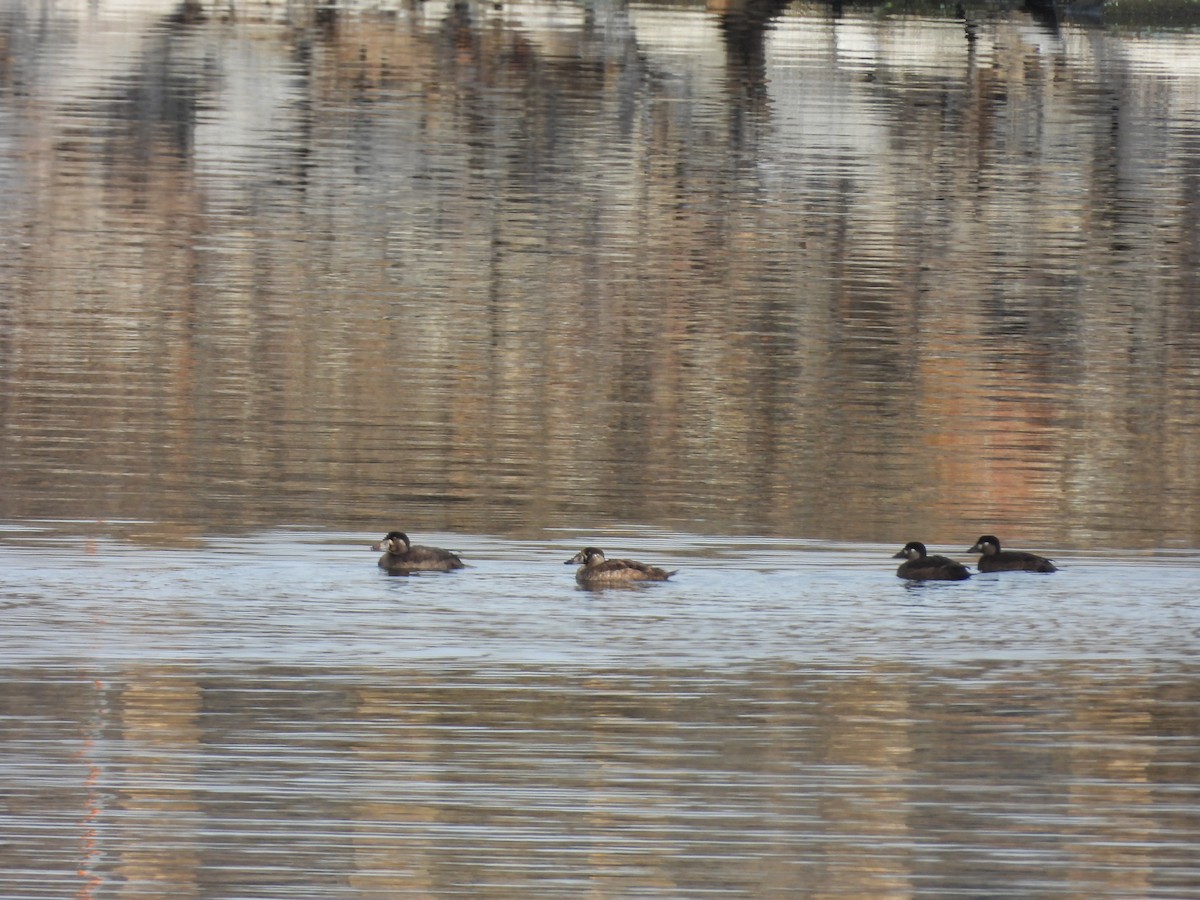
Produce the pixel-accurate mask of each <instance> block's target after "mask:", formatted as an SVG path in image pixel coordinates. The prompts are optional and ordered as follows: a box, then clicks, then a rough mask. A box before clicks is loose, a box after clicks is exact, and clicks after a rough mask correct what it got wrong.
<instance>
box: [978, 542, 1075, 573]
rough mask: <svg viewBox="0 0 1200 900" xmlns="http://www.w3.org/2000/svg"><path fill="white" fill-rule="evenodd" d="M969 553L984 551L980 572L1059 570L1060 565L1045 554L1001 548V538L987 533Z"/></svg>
mask: <svg viewBox="0 0 1200 900" xmlns="http://www.w3.org/2000/svg"><path fill="white" fill-rule="evenodd" d="M967 552H968V553H982V554H983V555H982V556H980V557H979V571H980V572H1057V571H1058V567H1057V566H1055V565H1054V563H1052V562H1050V560H1048V559H1046V557H1044V556H1038V555H1037V554H1036V553H1027V552H1026V551H1024V550H1001V549H1000V540H999V539H998V538H997V537H996V536H995V535H991V534H985V535H984V536H983V537H981V538H980V539H979V540H977V541H976V542H975V546H973V547H971V548H970V549H968V550H967Z"/></svg>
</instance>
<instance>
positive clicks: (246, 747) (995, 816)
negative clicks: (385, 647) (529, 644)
mask: <svg viewBox="0 0 1200 900" xmlns="http://www.w3.org/2000/svg"><path fill="white" fill-rule="evenodd" d="M1176 674H1178V675H1181V676H1183V677H1184V678H1185V679H1186V681H1187V682H1188V683H1195V682H1196V675H1197V673H1196V672H1179V673H1176ZM13 676H14V673H12V672H7V673H4V675H3V677H4V679H5V680H6V681H11V679H12V678H13ZM1180 683H1181V682H1180V680H1179V679H1177V678H1175V677H1164V675H1163V674H1162V673H1158V672H1156V671H1155V670H1154V668H1153V667H1130V668H1126V669H1124V670H1123V671H1121V672H1119V673H1115V674H1104V673H1101V672H1098V671H1096V670H1094V669H1091V668H1089V667H1088V666H1087V665H1086V664H1082V663H1069V664H1061V665H1055V664H1047V665H1045V666H1029V665H1016V666H995V665H991V666H989V665H971V666H962V667H957V668H954V669H923V668H912V667H908V666H886V667H863V668H855V669H846V668H844V667H838V668H836V669H822V668H800V669H796V668H790V667H784V668H777V667H769V668H766V669H762V670H751V671H740V672H728V673H726V674H723V675H722V676H720V677H717V678H714V677H712V676H711V675H709V674H707V673H705V672H703V671H700V670H696V669H670V668H665V669H649V670H646V671H645V672H641V673H638V674H628V673H618V672H605V671H594V672H590V673H588V674H586V675H584V674H579V675H572V674H568V673H560V674H546V673H543V672H537V671H525V670H522V669H519V668H518V669H508V670H505V669H490V670H457V671H454V670H442V669H434V670H412V671H402V672H401V671H393V672H389V671H386V670H378V669H372V668H359V669H345V670H344V669H324V670H314V669H307V668H305V669H296V670H289V669H258V670H251V671H246V672H242V673H238V674H237V675H236V676H234V675H221V674H218V673H213V674H208V675H204V676H200V677H196V676H192V675H188V674H187V673H186V672H182V671H176V672H171V671H165V670H162V669H157V668H141V667H136V666H134V667H131V668H128V669H126V670H124V671H121V672H119V673H113V677H112V678H111V679H110V680H107V681H105V682H104V683H102V684H101V683H95V684H94V683H92V682H88V681H80V680H74V679H69V678H67V679H64V678H63V677H62V676H60V675H46V674H42V675H40V676H39V677H38V679H37V680H36V681H35V682H34V683H32V684H29V685H28V688H27V690H28V695H27V700H26V704H27V708H26V712H25V721H26V722H28V723H29V725H28V726H27V728H26V729H25V730H24V731H23V732H17V731H15V725H14V722H15V720H14V719H13V717H12V714H13V713H15V712H18V711H19V710H18V709H16V708H15V707H14V705H13V704H14V703H15V702H16V701H15V699H14V695H13V694H12V693H11V692H5V697H6V700H5V701H4V703H5V706H6V716H5V718H4V720H3V721H4V723H5V725H4V730H5V735H4V736H5V746H6V747H8V748H10V752H13V751H26V750H28V749H29V748H30V745H31V743H32V742H38V743H41V744H42V745H44V746H50V747H62V748H63V749H62V750H61V751H58V752H60V753H62V754H63V755H64V757H65V756H66V755H67V754H69V753H72V752H75V751H76V750H77V749H78V748H79V746H80V740H81V736H80V734H79V733H77V732H74V731H73V730H72V729H73V727H74V726H73V725H72V724H71V723H69V722H65V721H63V720H62V719H54V718H46V717H39V716H38V715H37V714H36V713H30V711H29V710H30V709H32V708H36V707H37V706H43V707H45V706H50V705H53V706H54V707H55V708H58V707H61V705H62V704H63V703H64V702H65V703H66V704H68V705H70V706H73V707H79V708H80V709H81V710H82V709H89V708H90V709H91V710H92V712H93V713H94V714H96V715H100V716H102V718H103V721H102V722H101V723H100V724H99V725H98V726H97V728H96V729H95V734H94V735H93V736H91V737H90V738H89V746H88V747H87V748H86V750H85V753H84V756H85V757H87V758H88V759H89V760H90V763H91V765H92V766H93V767H94V769H95V770H96V772H98V774H88V770H87V769H86V768H81V767H79V766H78V765H63V763H65V762H66V759H65V758H64V759H63V760H59V761H57V762H56V765H57V768H51V767H50V766H49V765H47V767H46V768H45V769H43V770H42V771H41V772H40V773H37V774H36V775H35V773H26V774H30V775H34V778H33V779H31V780H30V781H27V782H26V786H25V787H24V788H22V789H19V790H18V791H17V792H16V793H15V794H11V795H10V796H11V797H12V799H13V803H14V805H15V807H16V811H17V815H18V818H24V817H25V816H26V815H29V814H31V813H33V811H34V810H33V809H32V808H31V804H34V803H36V804H37V805H38V807H39V809H38V814H39V815H42V816H47V815H48V816H51V817H53V818H56V819H61V820H63V821H64V823H65V822H68V821H70V822H75V823H80V827H81V828H86V829H87V830H88V835H89V837H88V840H89V841H94V843H95V850H94V851H93V852H91V854H90V856H89V870H88V871H86V872H79V873H76V872H75V871H74V865H75V862H76V860H77V859H78V858H79V856H78V854H79V847H78V846H77V845H76V846H69V845H64V846H62V847H61V848H60V850H59V851H58V852H56V853H55V854H54V855H53V856H39V854H43V853H45V850H46V848H45V847H44V845H43V844H42V843H41V842H40V841H36V840H32V839H31V842H30V843H29V844H28V845H25V846H21V845H14V844H12V843H7V844H6V845H5V848H4V850H3V851H2V853H3V856H4V862H5V866H4V867H3V871H4V872H6V873H9V874H8V875H7V876H0V878H5V877H8V878H11V877H12V873H16V872H26V873H28V872H31V871H33V867H38V870H39V874H40V876H41V879H40V880H39V882H38V884H37V885H36V886H34V885H32V884H31V885H29V887H31V888H32V890H31V891H29V892H23V895H27V896H64V895H67V894H69V893H71V892H72V891H74V890H75V889H77V888H82V889H83V890H85V892H86V891H92V892H93V893H94V894H95V895H97V896H107V895H109V894H110V893H112V892H113V891H114V890H118V891H119V890H120V886H121V885H127V886H129V887H130V888H131V889H132V887H133V886H135V885H138V886H140V888H139V890H140V891H142V892H145V891H148V890H153V891H157V892H159V893H160V894H170V895H171V896H197V897H215V896H229V895H230V894H234V893H236V894H237V895H239V896H248V897H249V896H254V897H266V896H296V895H297V894H296V893H295V892H296V891H299V892H301V893H302V894H303V895H305V896H313V895H314V894H313V892H314V891H321V892H328V893H322V896H350V895H359V893H356V892H366V893H373V894H378V895H379V896H396V895H399V894H401V893H406V892H413V891H416V892H424V893H430V894H437V895H443V894H446V893H453V892H455V891H456V890H464V889H467V886H470V891H471V892H477V891H484V892H486V893H489V894H496V895H499V896H529V892H530V891H534V892H545V891H548V892H554V893H562V892H567V893H577V892H578V891H580V890H589V891H591V892H592V893H594V894H595V895H596V896H604V897H609V896H612V897H615V896H628V895H629V894H630V893H631V892H637V893H645V894H652V895H656V896H680V895H694V894H695V893H697V892H705V891H707V892H711V891H719V892H732V893H735V894H739V895H745V896H763V895H764V894H768V893H773V892H795V891H796V890H798V889H800V888H801V886H802V887H803V892H804V893H805V895H806V896H816V895H819V894H822V893H824V892H833V893H842V894H848V895H855V896H873V897H879V896H891V895H897V894H907V893H913V892H920V893H924V892H929V891H935V892H940V893H945V894H953V895H956V896H965V895H969V894H972V893H979V892H989V891H994V890H995V888H996V886H997V885H1001V884H1003V885H1021V886H1022V887H1021V892H1022V893H1023V895H1025V896H1062V895H1063V894H1065V893H1077V894H1080V895H1086V896H1147V897H1149V896H1179V895H1180V891H1182V892H1183V893H1188V892H1190V887H1191V886H1194V878H1195V871H1194V863H1193V860H1192V849H1191V848H1192V847H1194V840H1195V838H1196V835H1197V829H1198V828H1200V821H1197V818H1198V817H1197V814H1196V809H1197V806H1196V802H1195V801H1196V799H1197V791H1198V790H1200V786H1198V785H1197V784H1196V782H1195V778H1194V773H1195V771H1196V770H1197V762H1198V760H1197V759H1196V751H1195V747H1194V742H1192V741H1181V740H1178V739H1176V737H1174V736H1178V735H1185V734H1194V731H1195V728H1196V726H1197V722H1196V721H1195V717H1194V712H1195V709H1196V708H1197V701H1198V700H1200V698H1197V697H1196V696H1195V694H1194V692H1193V691H1189V690H1186V689H1182V688H1180V687H1179V685H1180ZM67 748H70V749H67ZM49 762H50V761H48V763H49ZM67 773H71V774H70V775H69V776H68V774H67ZM81 777H86V778H87V779H88V782H89V784H88V792H89V793H90V796H92V797H99V798H101V800H100V801H98V802H99V808H97V809H95V810H92V811H90V812H88V813H87V814H86V815H81V811H80V809H79V807H78V805H77V804H78V802H79V797H80V786H81V785H80V782H79V781H78V779H79V778H81ZM72 779H76V780H75V781H74V783H72ZM39 783H40V784H41V785H43V787H42V788H40V789H35V788H32V787H31V786H30V785H32V784H39ZM10 884H11V883H10ZM485 886H486V890H484V888H485ZM289 891H290V892H292V893H288V892H289Z"/></svg>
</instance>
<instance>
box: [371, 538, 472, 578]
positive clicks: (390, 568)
mask: <svg viewBox="0 0 1200 900" xmlns="http://www.w3.org/2000/svg"><path fill="white" fill-rule="evenodd" d="M371 549H372V550H382V551H383V556H381V557H379V568H381V569H386V570H387V572H388V574H390V575H407V574H408V573H410V572H449V571H450V570H451V569H463V568H466V567H465V566H464V565H463V561H462V560H461V559H459V558H458V555H457V554H455V553H451V552H450V551H449V550H443V549H442V548H441V547H422V546H420V545H416V546H414V545H413V544H412V542H411V541H409V539H408V535H407V534H405V533H404V532H403V531H389V532H388V533H387V534H386V535H385V536H384V538H383V540H381V541H377V542H376V543H374V544H372V545H371Z"/></svg>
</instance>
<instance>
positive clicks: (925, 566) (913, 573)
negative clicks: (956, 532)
mask: <svg viewBox="0 0 1200 900" xmlns="http://www.w3.org/2000/svg"><path fill="white" fill-rule="evenodd" d="M892 558H893V559H903V560H904V562H902V563H900V568H898V569H897V570H896V575H897V576H898V577H900V578H907V579H909V580H910V581H963V580H965V579H967V578H970V577H971V573H970V572H968V571H967V567H966V566H964V565H963V564H962V563H959V562H955V561H954V560H952V559H949V558H947V557H945V556H929V555H928V552H927V551H926V550H925V545H924V544H922V543H921V542H920V541H909V542H908V543H907V544H905V545H904V549H903V550H901V551H900V552H899V553H897V554H896V555H895V556H894V557H892Z"/></svg>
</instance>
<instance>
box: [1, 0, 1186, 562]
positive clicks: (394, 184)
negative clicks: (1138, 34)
mask: <svg viewBox="0 0 1200 900" xmlns="http://www.w3.org/2000/svg"><path fill="white" fill-rule="evenodd" d="M193 12H195V11H193ZM176 13H177V11H176V10H174V9H172V8H170V7H168V6H163V7H161V8H159V9H155V8H154V7H153V5H151V4H146V5H144V6H138V7H136V8H132V9H131V10H129V11H127V12H125V13H124V14H123V15H122V16H120V17H119V18H117V19H114V20H113V23H112V24H113V32H115V33H116V35H118V36H119V39H114V38H113V33H112V32H106V33H105V34H104V35H103V40H100V38H99V36H98V35H96V34H94V33H93V32H94V29H90V28H89V29H82V30H80V29H77V28H75V25H76V24H77V23H76V20H75V19H74V18H73V13H71V12H70V11H63V12H62V13H61V19H56V20H54V21H55V24H56V26H57V27H50V28H47V29H41V30H37V29H34V28H33V26H32V21H31V20H30V19H28V18H26V17H24V16H23V15H22V14H21V12H20V9H19V7H18V8H17V10H16V11H14V12H12V13H10V14H9V16H8V17H7V18H6V19H5V21H4V22H3V23H2V27H3V29H4V32H5V34H6V45H7V46H9V47H12V48H15V49H14V52H13V53H12V55H11V59H12V63H11V65H9V66H8V67H7V68H6V69H5V74H4V76H3V77H4V79H5V82H4V85H5V87H6V88H7V90H6V92H5V94H4V99H3V101H2V103H0V116H3V119H4V121H5V122H6V123H7V127H6V129H5V131H6V134H7V135H8V137H7V138H6V139H5V141H6V142H5V145H4V152H3V154H2V155H0V160H2V162H0V178H2V179H3V182H4V186H5V189H6V194H7V196H9V197H10V198H11V202H10V204H9V206H8V208H7V209H6V211H5V212H4V213H3V220H2V225H3V233H4V236H5V237H4V240H3V242H2V246H0V254H2V263H3V264H2V266H0V283H2V287H3V293H4V295H5V297H6V298H8V299H7V301H6V302H5V305H4V306H3V309H2V310H0V315H2V316H3V322H4V329H3V330H4V338H3V341H4V343H3V353H2V355H0V378H2V379H3V384H4V391H3V398H4V399H3V401H0V402H2V403H3V407H2V408H0V415H2V416H3V422H4V428H3V430H2V431H0V460H3V462H2V463H0V466H2V467H3V469H2V470H3V476H4V481H5V484H6V491H5V494H4V497H3V500H2V501H0V513H3V514H4V515H7V516H9V517H21V516H45V515H70V516H78V515H81V514H85V515H91V516H97V517H99V516H105V517H126V518H145V519H152V520H158V521H164V520H171V521H180V522H203V523H211V524H213V525H221V526H223V527H228V526H238V525H245V524H255V523H276V522H279V521H291V522H312V523H321V524H329V523H335V524H339V525H346V526H351V527H355V528H364V529H368V530H371V531H374V530H376V529H377V528H378V527H379V526H380V525H381V524H383V520H386V519H388V518H390V517H391V516H392V515H394V514H395V511H396V510H398V509H403V510H405V516H406V518H407V520H408V523H407V524H408V526H409V527H412V528H414V529H421V530H427V529H430V528H433V529H455V530H472V531H493V532H506V533H512V532H515V531H521V530H530V531H536V530H538V529H543V528H546V527H560V526H566V527H578V526H580V525H599V524H605V523H619V522H631V521H632V522H640V523H647V524H652V525H660V526H679V525H685V526H686V528H687V529H689V530H703V531H710V532H714V533H729V532H754V533H778V534H788V535H808V536H814V537H825V538H837V539H857V540H863V539H869V540H881V541H886V542H889V543H891V542H895V541H897V540H906V539H909V538H911V537H915V536H920V537H921V538H922V539H925V540H934V539H936V540H943V539H944V540H951V541H961V540H962V539H963V537H962V535H963V534H967V535H971V534H975V533H978V532H979V531H980V530H987V531H997V532H1002V533H1005V534H1017V535H1021V536H1024V538H1025V539H1028V540H1029V541H1033V542H1038V543H1046V542H1053V543H1059V544H1067V545H1072V544H1073V545H1079V546H1093V545H1096V544H1101V545H1109V546H1111V545H1125V546H1161V545H1164V544H1166V545H1172V544H1174V545H1184V546H1188V545H1191V546H1194V545H1195V544H1196V541H1197V535H1198V534H1200V523H1198V522H1197V519H1196V509H1197V508H1200V504H1197V502H1196V501H1197V499H1198V498H1197V494H1196V490H1197V489H1196V482H1195V479H1194V478H1193V477H1192V475H1193V473H1194V470H1195V460H1196V453H1197V440H1198V433H1200V432H1198V429H1197V421H1196V412H1195V410H1196V409H1198V408H1200V404H1198V403H1197V399H1198V397H1197V388H1196V385H1197V384H1200V379H1198V378H1197V376H1198V375H1200V371H1198V369H1197V366H1198V365H1200V364H1198V363H1197V362H1196V361H1197V359H1200V353H1198V352H1197V351H1198V350H1200V346H1198V343H1200V342H1198V338H1197V334H1198V329H1197V321H1196V315H1195V313H1194V303H1193V302H1192V297H1193V295H1194V291H1193V290H1192V288H1193V286H1194V285H1193V283H1192V282H1193V281H1194V277H1195V276H1194V273H1195V272H1196V271H1197V266H1196V265H1195V262H1196V241H1195V234H1196V233H1197V230H1196V229H1195V228H1194V227H1192V226H1193V225H1194V224H1195V223H1194V220H1195V219H1196V217H1197V213H1196V209H1197V204H1196V201H1195V197H1194V191H1192V189H1191V187H1192V186H1193V183H1194V181H1195V177H1194V176H1195V172H1194V171H1193V170H1194V168H1195V166H1194V165H1193V163H1192V159H1193V156H1194V154H1193V153H1192V152H1191V149H1192V146H1191V145H1192V139H1191V135H1192V133H1193V132H1194V131H1195V121H1196V116H1197V111H1196V110H1195V109H1194V108H1193V106H1194V104H1192V103H1191V100H1190V99H1189V98H1190V97H1191V96H1192V94H1193V90H1192V88H1193V86H1194V82H1195V79H1196V77H1198V74H1200V67H1197V66H1196V65H1195V59H1196V58H1197V54H1198V50H1197V45H1196V44H1195V42H1194V41H1193V40H1192V38H1191V36H1190V35H1186V34H1184V35H1179V36H1170V37H1162V38H1156V39H1147V38H1134V37H1128V36H1123V35H1119V34H1109V33H1105V32H1103V31H1097V30H1086V29H1083V28H1080V27H1079V26H1074V25H1069V24H1067V25H1061V26H1056V27H1055V28H1042V27H1038V26H1036V25H1035V24H1034V23H1033V22H1032V21H1030V20H1026V19H1024V18H1022V17H1020V16H1013V17H1005V16H999V15H998V16H995V17H993V18H989V19H986V20H981V21H973V22H972V23H970V28H968V29H964V24H963V22H962V21H961V20H955V19H946V20H938V19H915V18H900V19H889V18H886V17H883V18H880V17H876V16H875V15H873V14H872V15H866V16H863V15H859V14H855V13H851V12H844V13H843V14H842V15H840V16H831V15H830V10H829V7H827V6H825V5H817V6H804V5H802V6H799V7H796V8H794V9H792V8H789V9H788V10H785V11H782V12H781V11H780V10H779V9H777V8H775V7H770V6H767V7H764V8H762V9H760V8H759V7H758V6H756V5H750V6H748V7H747V6H743V7H737V8H728V9H726V8H721V9H719V10H718V9H714V10H713V11H711V12H705V11H699V10H691V9H670V10H665V9H654V8H649V7H637V8H636V9H626V8H611V7H608V6H606V5H604V4H601V5H599V6H596V7H594V8H591V9H589V10H587V11H584V10H582V9H577V8H572V7H555V8H553V9H551V8H548V7H544V6H542V5H539V4H536V3H518V4H513V5H506V6H505V7H503V8H498V9H491V8H486V7H475V6H469V5H465V4H454V5H451V6H445V7H443V6H439V5H438V4H436V3H434V4H423V5H421V6H419V7H413V8H408V9H404V10H401V11H399V12H397V13H396V14H394V15H382V14H373V13H365V12H364V13H355V14H349V13H341V14H336V15H334V14H330V15H326V16H322V17H318V20H313V21H309V20H308V19H305V18H304V14H303V13H301V12H295V13H289V14H287V15H292V16H293V17H294V18H293V19H292V20H290V21H283V20H276V16H277V15H278V16H284V15H285V14H283V13H276V12H274V11H271V10H267V9H265V8H263V9H259V8H255V7H250V8H248V9H247V11H246V13H247V14H246V15H244V16H242V17H240V18H239V21H238V22H225V21H222V20H221V18H220V17H218V16H215V15H210V16H209V17H207V18H205V17H204V16H203V15H198V14H194V15H177V14H176ZM264 35H272V36H273V37H275V38H277V39H276V40H262V39H261V37H262V36H264ZM1157 59H1171V60H1173V61H1174V62H1173V65H1172V67H1171V68H1166V67H1165V66H1164V65H1163V64H1162V63H1159V62H1155V60H1157ZM64 60H69V62H64Z"/></svg>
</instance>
